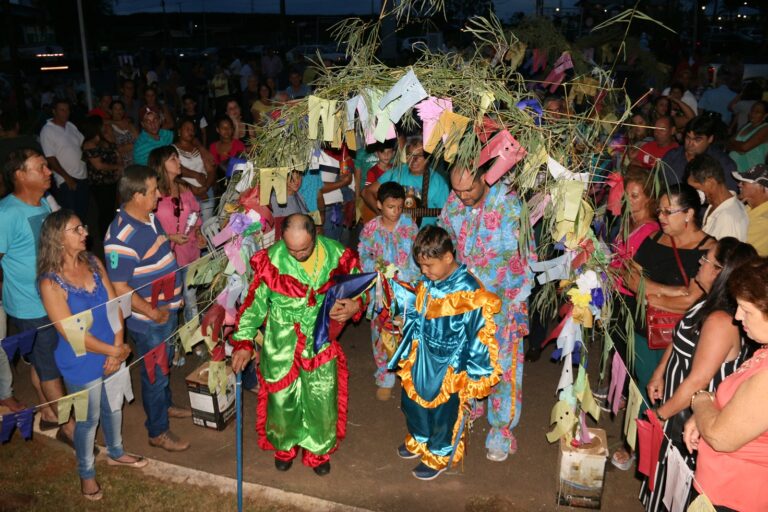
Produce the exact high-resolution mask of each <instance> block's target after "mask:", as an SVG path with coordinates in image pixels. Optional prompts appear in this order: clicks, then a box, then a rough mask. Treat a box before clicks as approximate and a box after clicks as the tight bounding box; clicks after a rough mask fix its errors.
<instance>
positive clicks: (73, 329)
mask: <svg viewBox="0 0 768 512" xmlns="http://www.w3.org/2000/svg"><path fill="white" fill-rule="evenodd" d="M92 325H93V311H92V310H90V309H86V310H85V311H81V312H80V313H78V314H76V315H72V316H69V317H67V318H65V319H63V320H61V327H62V329H64V335H65V337H66V338H67V341H68V342H69V344H70V345H71V346H72V351H73V352H74V353H75V355H76V356H77V357H80V356H84V355H85V335H86V334H88V330H89V329H90V328H91V326H92Z"/></svg>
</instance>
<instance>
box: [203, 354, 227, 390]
mask: <svg viewBox="0 0 768 512" xmlns="http://www.w3.org/2000/svg"><path fill="white" fill-rule="evenodd" d="M227 380H228V376H227V363H226V361H209V362H208V391H210V392H211V394H214V393H226V392H227V384H228V382H227Z"/></svg>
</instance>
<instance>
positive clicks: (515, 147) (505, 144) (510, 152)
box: [477, 130, 527, 185]
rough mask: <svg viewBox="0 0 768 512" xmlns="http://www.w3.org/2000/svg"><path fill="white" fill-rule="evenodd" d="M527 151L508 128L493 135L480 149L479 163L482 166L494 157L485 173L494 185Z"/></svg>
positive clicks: (487, 180) (486, 179) (489, 182)
mask: <svg viewBox="0 0 768 512" xmlns="http://www.w3.org/2000/svg"><path fill="white" fill-rule="evenodd" d="M526 153H527V151H526V150H525V148H523V147H522V146H521V145H520V143H519V142H517V141H516V140H515V138H514V137H513V136H512V135H511V134H510V133H509V131H507V130H502V131H500V132H499V133H497V134H496V135H494V136H493V138H492V139H491V140H489V141H488V143H487V144H486V145H485V146H484V147H483V149H482V150H481V151H480V157H479V159H478V161H477V165H478V166H481V165H483V164H485V163H486V162H488V161H489V160H491V159H492V158H494V159H495V160H494V162H493V165H492V166H491V168H490V169H488V172H486V174H485V181H486V183H488V184H489V185H493V184H494V183H496V182H497V181H499V178H501V177H502V176H503V175H504V174H505V173H506V172H507V171H509V170H510V169H512V167H514V166H515V164H517V162H519V161H520V160H522V159H523V158H524V157H525V155H526Z"/></svg>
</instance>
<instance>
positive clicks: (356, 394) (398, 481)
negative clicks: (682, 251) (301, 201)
mask: <svg viewBox="0 0 768 512" xmlns="http://www.w3.org/2000/svg"><path fill="white" fill-rule="evenodd" d="M341 344H342V346H343V347H344V349H345V351H346V353H347V357H348V360H349V369H350V382H349V389H350V400H349V402H350V403H349V425H348V433H347V438H346V440H344V442H343V443H342V444H341V447H340V448H339V450H338V451H337V452H336V453H335V454H334V455H333V456H332V459H331V465H332V471H331V473H330V474H329V475H328V476H326V477H323V478H321V477H318V476H316V475H315V474H314V473H313V472H312V471H311V470H310V469H309V468H307V467H304V466H302V465H301V464H300V463H299V461H298V460H297V461H296V464H294V466H293V468H292V469H291V470H290V471H288V472H287V473H281V472H278V471H276V470H275V468H274V465H273V459H272V456H271V454H270V453H267V452H263V451H261V450H259V449H258V447H257V444H256V432H255V429H254V425H255V409H256V397H255V395H253V394H252V393H248V392H245V393H244V412H245V414H244V418H245V419H244V421H245V427H244V454H245V455H244V478H245V480H246V481H248V482H255V483H259V484H261V485H266V486H270V487H275V488H279V489H282V490H285V491H289V492H295V493H300V494H305V495H310V496H315V497H319V498H323V499H326V500H330V501H334V502H338V503H344V504H347V505H352V506H356V507H361V508H366V509H370V510H376V511H389V510H404V511H410V510H414V511H416V510H418V511H423V512H429V511H433V510H434V511H438V510H439V511H441V512H450V511H478V512H479V511H482V512H496V511H499V512H501V511H504V512H507V511H510V512H511V511H515V512H516V511H548V510H569V507H558V506H557V504H556V496H557V489H558V478H557V471H558V470H557V464H558V445H557V444H549V443H548V442H547V440H546V438H545V433H546V432H547V430H548V422H549V413H550V410H551V408H552V406H553V404H554V403H555V394H554V393H555V389H554V388H555V386H556V384H557V381H558V377H559V374H560V370H561V366H560V365H559V364H556V363H552V362H550V361H549V360H547V359H545V358H546V357H547V354H548V353H549V351H546V352H545V355H544V356H542V359H541V360H539V361H538V362H535V363H526V367H525V377H524V384H523V397H524V398H523V400H524V401H523V413H522V420H521V422H520V425H519V426H518V428H517V429H516V430H515V435H516V436H517V439H518V444H519V451H518V453H517V454H515V455H513V456H510V457H509V459H507V461H505V462H502V463H496V462H491V461H489V460H487V459H486V458H485V449H484V439H485V435H486V433H487V431H488V424H487V421H486V420H485V419H484V418H481V419H479V420H477V421H476V422H475V424H474V428H473V430H472V432H471V433H470V435H469V443H468V447H467V456H466V458H465V461H464V463H463V467H462V468H460V470H459V471H454V472H452V473H443V474H442V475H441V476H440V477H439V478H437V479H436V480H434V481H431V482H421V481H418V480H416V479H415V478H413V476H412V475H411V473H410V471H411V469H412V467H413V466H415V464H416V462H415V461H414V460H409V461H405V460H402V459H400V458H398V456H397V454H396V452H395V449H396V447H397V446H398V445H399V444H400V443H401V442H402V441H403V438H404V435H405V423H404V420H403V416H402V413H401V412H400V408H399V389H397V390H396V391H397V392H396V393H395V394H394V396H395V397H397V398H393V399H392V400H390V401H388V402H380V401H377V400H376V399H375V396H374V395H375V390H376V388H375V385H374V382H373V376H372V375H373V371H374V363H373V358H372V355H371V348H370V333H369V328H368V326H367V324H365V323H363V324H361V325H359V326H357V327H352V328H349V329H347V330H346V332H345V333H344V334H343V336H342V338H341ZM595 351H596V352H597V349H595ZM200 363H201V361H200V360H199V359H198V358H197V357H196V356H194V355H191V354H189V355H187V363H186V365H185V366H184V367H182V368H174V369H172V371H171V376H172V388H173V396H174V400H175V402H176V403H177V404H179V405H189V397H188V394H187V391H186V385H185V382H184V377H185V376H186V375H187V374H188V373H190V372H191V371H192V370H193V369H194V368H195V367H196V366H197V365H199V364H200ZM597 365H598V359H597V356H593V357H592V358H591V361H590V374H591V377H592V387H593V389H596V387H597V386H596V376H597V371H598V369H597ZM132 375H133V382H134V393H135V395H136V400H135V401H134V402H133V403H131V404H130V405H127V406H126V407H125V408H124V426H123V439H124V444H125V447H126V449H127V450H128V451H131V452H136V453H140V454H143V455H146V456H148V457H151V458H155V459H159V460H163V461H166V462H170V463H174V464H179V465H183V466H188V467H191V468H195V469H198V470H203V471H208V472H211V473H215V474H219V475H224V476H229V477H235V476H236V464H235V460H236V459H235V426H234V423H231V424H230V425H229V426H228V427H227V428H226V429H225V430H224V431H221V432H218V431H215V430H212V429H207V428H203V427H199V426H195V425H193V424H192V421H191V420H178V419H174V420H171V421H172V423H171V428H172V430H173V431H174V432H176V433H177V434H179V435H180V436H181V437H183V438H185V439H189V440H190V441H191V442H192V447H191V448H190V449H189V450H188V451H186V452H182V453H168V452H165V451H163V450H160V449H158V448H152V447H150V446H149V445H148V444H147V433H146V430H145V428H144V419H145V417H144V411H143V409H142V406H141V396H140V384H139V373H138V371H133V372H132ZM15 388H16V394H17V396H18V397H19V398H20V399H22V400H24V401H26V403H36V400H35V399H34V396H33V393H32V391H31V387H30V385H29V378H28V375H27V367H26V365H24V364H19V365H18V367H17V374H16V376H15ZM622 420H623V417H622V416H620V417H619V418H616V419H611V418H610V417H609V416H608V415H604V416H603V417H602V418H601V421H600V424H599V425H598V426H599V427H601V428H604V429H606V431H607V434H608V443H609V447H610V448H611V449H612V450H613V449H615V448H616V447H618V446H619V445H620V441H619V433H620V429H621V421H622ZM588 421H589V423H590V425H591V426H595V425H594V422H592V421H591V420H588ZM1 453H2V447H0V454H1ZM639 488H640V482H639V480H637V479H636V478H635V477H634V475H633V474H632V472H631V471H630V472H622V471H619V470H617V469H615V468H614V467H613V466H612V465H611V464H610V463H609V464H607V469H606V479H605V486H604V493H603V502H602V510H608V511H617V510H620V511H634V510H637V511H639V510H641V506H640V503H639V502H638V500H637V494H638V491H639ZM572 510H581V509H572Z"/></svg>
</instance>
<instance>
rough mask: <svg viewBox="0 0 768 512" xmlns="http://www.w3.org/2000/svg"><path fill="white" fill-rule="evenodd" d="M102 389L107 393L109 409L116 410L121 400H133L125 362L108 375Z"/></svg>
mask: <svg viewBox="0 0 768 512" xmlns="http://www.w3.org/2000/svg"><path fill="white" fill-rule="evenodd" d="M104 391H106V393H107V401H108V402H109V410H111V411H112V412H117V411H119V410H120V409H122V407H123V402H124V401H128V402H132V401H133V386H132V385H131V372H130V371H129V370H128V367H127V366H125V363H122V364H121V365H120V369H119V370H117V371H116V372H115V373H113V374H112V375H110V376H109V377H108V378H107V379H106V380H105V381H104Z"/></svg>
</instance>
